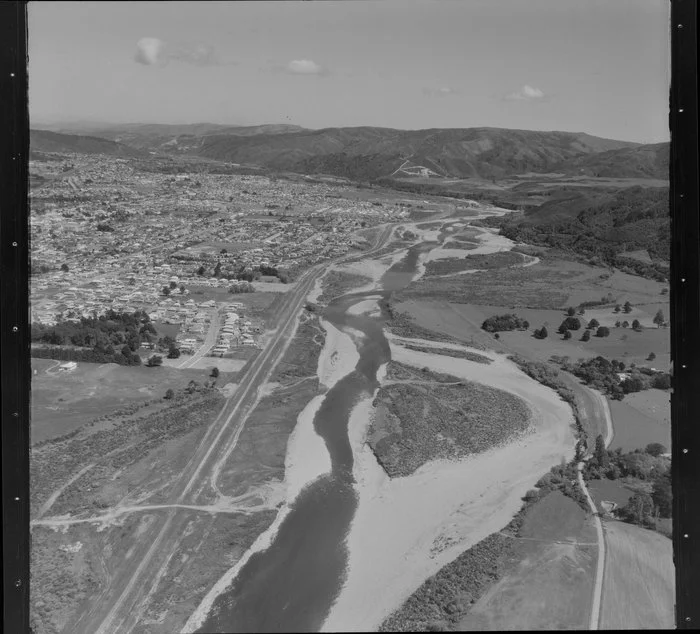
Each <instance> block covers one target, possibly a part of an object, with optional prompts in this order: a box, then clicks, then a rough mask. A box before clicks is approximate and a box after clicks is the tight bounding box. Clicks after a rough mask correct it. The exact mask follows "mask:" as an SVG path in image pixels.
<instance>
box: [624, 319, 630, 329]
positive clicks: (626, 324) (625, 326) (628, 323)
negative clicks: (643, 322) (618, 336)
mask: <svg viewBox="0 0 700 634" xmlns="http://www.w3.org/2000/svg"><path fill="white" fill-rule="evenodd" d="M622 327H623V328H629V327H630V322H628V321H627V320H626V319H625V321H623V322H622Z"/></svg>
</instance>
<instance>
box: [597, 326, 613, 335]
mask: <svg viewBox="0 0 700 634" xmlns="http://www.w3.org/2000/svg"><path fill="white" fill-rule="evenodd" d="M609 335H610V328H607V327H606V326H601V327H600V328H598V330H596V333H595V336H596V337H607V336H609Z"/></svg>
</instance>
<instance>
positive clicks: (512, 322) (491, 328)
mask: <svg viewBox="0 0 700 634" xmlns="http://www.w3.org/2000/svg"><path fill="white" fill-rule="evenodd" d="M529 327H530V324H529V323H528V321H527V320H525V319H522V318H520V317H518V315H516V314H513V313H512V314H508V315H493V316H492V317H489V318H487V319H485V320H484V323H483V324H481V328H482V329H483V330H485V331H486V332H503V331H506V330H527V329H528V328H529Z"/></svg>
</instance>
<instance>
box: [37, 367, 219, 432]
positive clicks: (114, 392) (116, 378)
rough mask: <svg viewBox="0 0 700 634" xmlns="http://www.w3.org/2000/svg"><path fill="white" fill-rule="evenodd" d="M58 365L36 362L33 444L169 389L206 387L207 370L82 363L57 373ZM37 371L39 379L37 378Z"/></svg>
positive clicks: (161, 394)
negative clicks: (191, 384)
mask: <svg viewBox="0 0 700 634" xmlns="http://www.w3.org/2000/svg"><path fill="white" fill-rule="evenodd" d="M59 365H60V362H58V361H51V360H49V359H32V389H31V412H32V423H31V428H32V442H33V443H36V442H40V441H42V440H46V439H48V438H53V437H56V436H61V435H63V434H66V433H68V432H70V431H73V430H74V429H77V428H78V427H81V426H82V425H84V424H85V423H87V422H89V421H91V420H93V419H95V418H97V417H99V416H102V415H104V414H107V413H110V412H112V411H114V410H117V409H120V408H122V407H125V406H127V405H130V404H132V403H139V402H145V401H148V400H151V399H154V398H162V397H163V396H164V395H165V393H166V391H167V390H168V389H170V388H172V389H173V390H177V389H181V388H184V387H186V386H187V384H188V383H189V381H191V380H195V381H198V382H200V383H203V382H204V381H206V380H207V378H208V376H209V372H208V371H206V370H174V369H171V368H167V367H159V368H147V367H145V366H137V367H135V366H119V365H116V364H114V363H105V364H97V363H78V367H77V368H76V369H75V370H72V371H59V370H58V366H59ZM34 371H36V374H34Z"/></svg>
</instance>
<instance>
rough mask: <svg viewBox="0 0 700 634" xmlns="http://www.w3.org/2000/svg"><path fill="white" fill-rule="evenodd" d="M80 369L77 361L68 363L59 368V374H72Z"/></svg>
mask: <svg viewBox="0 0 700 634" xmlns="http://www.w3.org/2000/svg"><path fill="white" fill-rule="evenodd" d="M77 367H78V364H77V363H76V362H75V361H68V362H67V363H62V364H61V365H60V366H58V370H59V372H72V371H73V370H75V369H76V368H77Z"/></svg>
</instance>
